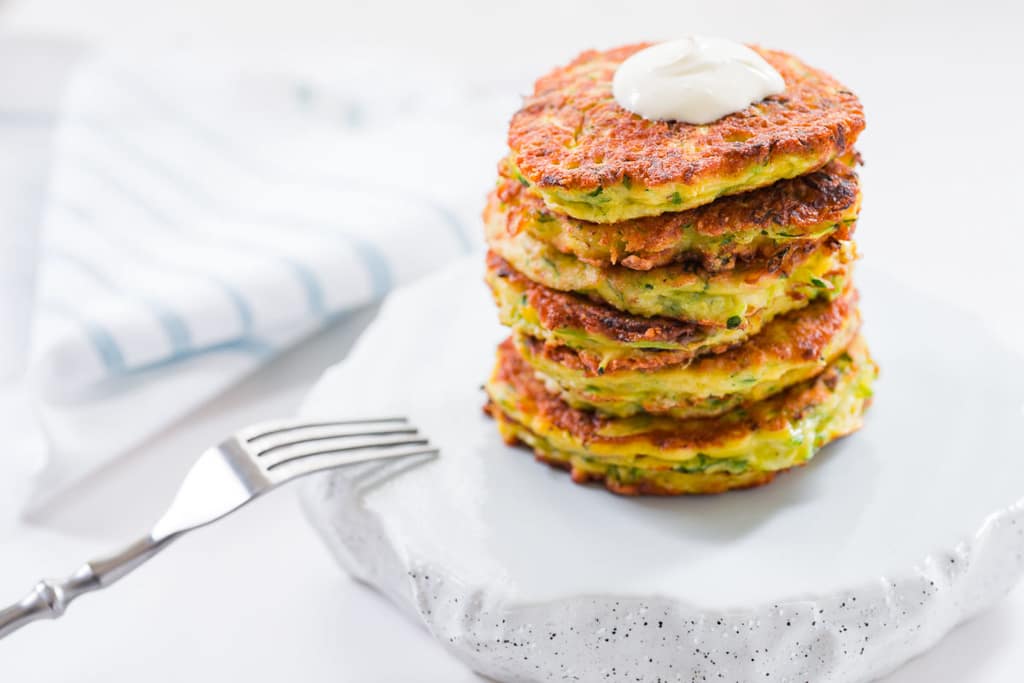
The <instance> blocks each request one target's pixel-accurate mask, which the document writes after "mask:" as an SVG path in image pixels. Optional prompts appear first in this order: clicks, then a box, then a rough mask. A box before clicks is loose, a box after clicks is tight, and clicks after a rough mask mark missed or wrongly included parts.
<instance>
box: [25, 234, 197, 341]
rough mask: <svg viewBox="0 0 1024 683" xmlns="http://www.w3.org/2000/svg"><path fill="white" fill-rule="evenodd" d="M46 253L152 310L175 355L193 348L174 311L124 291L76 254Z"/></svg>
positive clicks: (54, 250)
mask: <svg viewBox="0 0 1024 683" xmlns="http://www.w3.org/2000/svg"><path fill="white" fill-rule="evenodd" d="M44 251H45V253H46V254H47V255H48V256H50V257H52V258H57V259H60V260H62V261H65V262H66V263H69V264H71V265H72V266H74V267H75V268H77V269H78V270H80V271H82V272H83V273H85V274H86V275H88V276H89V277H91V278H92V279H93V280H95V281H96V282H97V283H99V284H100V285H102V286H103V287H104V288H106V289H107V290H108V291H111V292H115V293H118V294H121V295H122V296H126V297H128V298H131V299H135V300H137V301H139V302H141V303H142V304H143V305H144V306H145V307H146V308H148V309H149V310H150V312H151V313H152V314H153V316H154V317H155V318H156V319H157V321H159V323H160V326H161V327H162V328H163V329H164V334H166V335H167V338H168V339H169V340H170V342H171V350H172V352H173V353H174V354H175V355H180V354H183V353H187V352H188V351H189V349H190V348H191V347H192V335H191V333H190V332H189V330H188V325H186V324H185V321H184V320H182V319H181V318H180V317H179V316H178V315H177V314H176V313H175V312H174V311H172V310H170V309H169V308H167V307H166V306H165V305H164V304H163V303H162V302H160V301H157V300H156V299H154V298H152V297H149V296H144V295H142V294H137V293H131V292H125V291H123V290H122V289H121V288H120V287H119V286H118V285H117V284H116V283H114V282H113V281H112V280H111V279H110V278H108V277H107V276H106V274H105V273H103V272H101V271H100V270H99V269H97V268H96V267H95V266H94V265H93V264H91V263H89V262H87V261H85V260H84V259H81V258H79V257H78V256H76V255H74V254H70V253H68V252H66V251H64V250H62V249H58V248H56V247H54V246H52V245H47V246H46V248H45V250H44Z"/></svg>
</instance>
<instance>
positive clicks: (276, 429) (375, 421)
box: [235, 417, 409, 443]
mask: <svg viewBox="0 0 1024 683" xmlns="http://www.w3.org/2000/svg"><path fill="white" fill-rule="evenodd" d="M387 424H392V425H400V424H405V425H409V421H408V420H407V419H405V418H404V417H377V418H367V419H362V420H326V419H325V420H319V421H315V422H310V421H309V420H298V419H290V420H272V421H268V422H261V423H259V424H255V425H250V426H248V427H246V428H244V429H241V430H239V431H238V432H237V433H236V434H235V436H236V438H238V440H239V441H242V442H243V443H249V442H252V441H255V440H256V439H262V438H265V437H269V436H274V435H276V434H283V433H287V432H293V431H296V430H305V429H311V428H320V427H323V428H330V427H341V428H353V429H359V428H360V427H372V426H385V425H387Z"/></svg>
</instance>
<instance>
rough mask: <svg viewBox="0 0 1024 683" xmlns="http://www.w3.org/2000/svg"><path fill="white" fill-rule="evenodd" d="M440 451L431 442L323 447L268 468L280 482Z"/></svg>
mask: <svg viewBox="0 0 1024 683" xmlns="http://www.w3.org/2000/svg"><path fill="white" fill-rule="evenodd" d="M439 452H440V451H438V449H437V448H435V447H433V446H431V445H430V444H429V443H426V442H424V443H421V444H408V445H395V446H392V447H388V446H379V447H376V448H364V449H360V450H355V451H323V452H312V453H306V454H304V455H299V456H296V457H293V458H290V459H288V460H282V461H280V462H277V463H274V464H273V465H270V466H269V467H268V468H267V474H268V475H269V476H270V477H271V479H272V480H273V481H274V484H275V485H277V484H280V483H282V482H284V481H286V480H288V479H293V478H295V477H301V476H304V475H306V474H312V473H313V472H320V471H322V470H329V469H334V468H336V467H344V466H345V465H354V464H356V463H360V462H367V461H370V460H385V459H391V460H393V459H399V458H413V457H416V456H430V457H436V456H437V455H438V453H439Z"/></svg>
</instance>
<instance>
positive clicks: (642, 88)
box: [612, 36, 786, 124]
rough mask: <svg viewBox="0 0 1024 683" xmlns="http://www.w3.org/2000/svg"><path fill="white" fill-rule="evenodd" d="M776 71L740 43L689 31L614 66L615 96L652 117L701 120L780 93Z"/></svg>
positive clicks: (782, 86) (783, 87)
mask: <svg viewBox="0 0 1024 683" xmlns="http://www.w3.org/2000/svg"><path fill="white" fill-rule="evenodd" d="M785 90H786V83H785V82H784V81H783V80H782V76H780V75H779V72H778V71H776V70H775V69H773V68H772V67H771V65H769V64H768V62H766V61H765V60H764V58H763V57H761V55H759V54H757V53H756V52H754V51H753V50H751V49H750V48H749V47H747V46H746V45H742V44H740V43H734V42H733V41H731V40H725V39H724V38H712V37H707V36H690V37H687V38H683V39H681V40H673V41H670V42H667V43H659V44H657V45H652V46H651V47H649V48H646V49H644V50H641V51H640V52H637V53H636V54H634V55H633V56H632V57H630V58H629V59H627V60H626V61H624V62H623V63H622V64H620V65H619V68H618V69H616V71H615V78H614V79H613V80H612V94H614V95H615V101H616V102H618V103H619V104H620V105H621V106H623V107H624V108H626V109H628V110H629V111H631V112H633V113H635V114H639V115H640V116H642V117H644V118H645V119H650V120H652V121H684V122H686V123H693V124H704V123H711V122H712V121H716V120H718V119H720V118H722V117H723V116H726V115H728V114H732V113H735V112H738V111H741V110H743V109H745V108H747V107H748V106H749V105H751V104H753V103H754V102H758V101H760V100H762V99H764V98H765V97H767V96H769V95H778V94H779V93H782V92H785Z"/></svg>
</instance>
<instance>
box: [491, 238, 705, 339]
mask: <svg viewBox="0 0 1024 683" xmlns="http://www.w3.org/2000/svg"><path fill="white" fill-rule="evenodd" d="M487 267H488V269H490V270H491V271H493V272H494V273H495V274H496V275H497V276H498V277H502V278H508V279H510V280H511V281H512V282H515V283H516V284H517V285H518V286H520V287H522V288H523V289H524V290H525V291H526V297H527V300H528V302H529V304H530V306H531V307H532V308H533V309H534V310H536V311H537V314H538V316H539V318H540V322H541V324H542V325H543V326H544V327H545V328H547V329H549V330H557V329H562V328H573V329H579V330H584V331H585V332H587V334H590V335H594V336H600V337H605V338H607V339H612V340H615V341H618V342H623V343H636V342H641V341H646V342H655V341H661V342H676V343H680V344H683V343H686V342H689V341H693V340H695V339H700V338H702V337H704V336H706V335H707V328H704V327H702V326H700V325H698V324H696V323H693V322H689V321H685V320H675V319H672V318H644V317H641V316H636V315H631V314H629V313H624V312H622V311H619V310H618V309H615V308H612V307H611V306H609V305H607V304H603V303H596V302H594V301H591V300H590V299H587V298H585V297H583V296H580V295H578V294H572V293H569V292H560V291H558V290H555V289H549V288H548V287H545V286H544V285H540V284H537V283H536V282H533V281H532V280H530V279H529V278H527V277H525V276H524V275H522V274H521V273H519V271H517V270H516V269H515V268H513V267H512V266H511V265H509V263H508V261H506V260H505V259H503V258H502V257H501V256H498V255H497V254H496V253H494V252H493V251H490V252H488V253H487ZM691 355H692V354H691Z"/></svg>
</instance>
